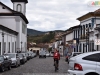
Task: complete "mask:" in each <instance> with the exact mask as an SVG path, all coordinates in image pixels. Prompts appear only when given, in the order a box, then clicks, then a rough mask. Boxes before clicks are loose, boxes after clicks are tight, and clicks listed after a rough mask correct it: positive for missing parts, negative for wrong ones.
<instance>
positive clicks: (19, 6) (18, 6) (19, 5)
mask: <svg viewBox="0 0 100 75" xmlns="http://www.w3.org/2000/svg"><path fill="white" fill-rule="evenodd" d="M21 10H22V6H21V4H18V5H17V11H19V12H21Z"/></svg>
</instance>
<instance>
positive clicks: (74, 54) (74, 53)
mask: <svg viewBox="0 0 100 75" xmlns="http://www.w3.org/2000/svg"><path fill="white" fill-rule="evenodd" d="M79 54H82V53H81V52H72V53H69V54H68V58H67V59H68V61H67V62H68V63H69V59H70V58H71V57H74V56H77V55H79Z"/></svg>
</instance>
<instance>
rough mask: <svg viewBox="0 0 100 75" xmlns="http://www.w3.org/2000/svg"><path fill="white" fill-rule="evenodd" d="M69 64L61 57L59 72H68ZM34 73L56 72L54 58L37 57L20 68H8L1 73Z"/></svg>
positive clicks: (8, 74) (15, 74)
mask: <svg viewBox="0 0 100 75" xmlns="http://www.w3.org/2000/svg"><path fill="white" fill-rule="evenodd" d="M67 69H68V64H67V62H65V60H64V58H63V57H61V59H60V62H59V71H58V72H56V73H57V74H67ZM33 73H48V74H49V73H55V71H54V66H53V58H52V57H47V58H39V57H35V58H33V59H31V60H29V61H28V62H26V63H25V64H24V65H21V66H20V67H18V68H12V69H11V70H7V71H5V72H3V73H0V75H26V74H27V75H28V74H31V75H33Z"/></svg>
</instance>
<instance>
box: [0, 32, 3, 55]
mask: <svg viewBox="0 0 100 75" xmlns="http://www.w3.org/2000/svg"><path fill="white" fill-rule="evenodd" d="M3 53H4V32H2V53H1V51H0V54H1V55H3Z"/></svg>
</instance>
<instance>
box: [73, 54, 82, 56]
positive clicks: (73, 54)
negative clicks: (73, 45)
mask: <svg viewBox="0 0 100 75" xmlns="http://www.w3.org/2000/svg"><path fill="white" fill-rule="evenodd" d="M79 54H81V53H74V54H73V56H76V55H79Z"/></svg>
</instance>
